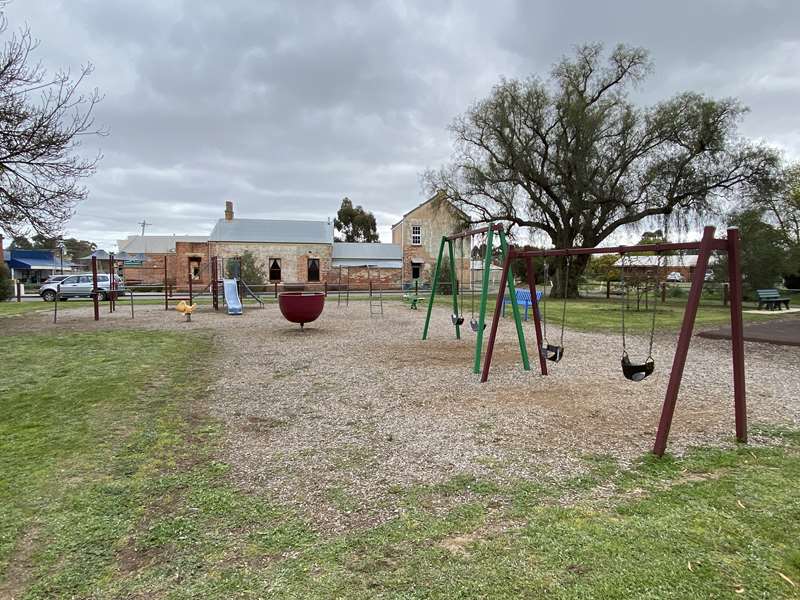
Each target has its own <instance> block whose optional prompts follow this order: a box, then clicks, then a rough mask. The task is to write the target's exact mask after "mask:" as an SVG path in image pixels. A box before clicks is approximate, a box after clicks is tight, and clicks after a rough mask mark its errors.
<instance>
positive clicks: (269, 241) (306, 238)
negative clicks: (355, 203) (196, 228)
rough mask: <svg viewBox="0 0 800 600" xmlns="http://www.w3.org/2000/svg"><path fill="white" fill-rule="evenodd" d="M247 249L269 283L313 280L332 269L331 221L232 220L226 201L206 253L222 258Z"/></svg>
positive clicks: (318, 280)
mask: <svg viewBox="0 0 800 600" xmlns="http://www.w3.org/2000/svg"><path fill="white" fill-rule="evenodd" d="M244 252H250V253H251V254H252V255H253V256H254V257H255V260H256V262H258V263H259V264H260V265H261V266H262V268H263V269H264V272H265V273H267V279H268V280H269V281H270V282H284V283H316V282H324V281H326V280H327V279H328V278H329V276H330V272H331V268H332V266H331V261H332V253H333V224H332V223H331V222H330V220H329V221H327V222H326V221H285V220H273V219H235V218H234V216H233V204H232V203H231V202H226V205H225V218H224V219H220V220H219V221H217V224H216V225H215V226H214V229H213V230H212V231H211V235H210V236H209V240H208V254H209V255H210V256H218V257H220V258H221V259H222V260H223V261H224V260H225V259H227V258H231V257H235V256H241V255H242V254H243V253H244Z"/></svg>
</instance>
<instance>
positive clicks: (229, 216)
mask: <svg viewBox="0 0 800 600" xmlns="http://www.w3.org/2000/svg"><path fill="white" fill-rule="evenodd" d="M225 220H226V221H233V202H231V201H230V200H226V201H225Z"/></svg>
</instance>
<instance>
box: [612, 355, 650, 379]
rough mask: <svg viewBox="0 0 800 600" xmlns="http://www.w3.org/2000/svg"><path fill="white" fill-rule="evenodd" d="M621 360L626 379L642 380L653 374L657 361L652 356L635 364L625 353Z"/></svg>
mask: <svg viewBox="0 0 800 600" xmlns="http://www.w3.org/2000/svg"><path fill="white" fill-rule="evenodd" d="M620 362H621V364H622V374H623V375H625V379H629V380H631V381H642V380H643V379H645V378H646V377H649V376H650V375H652V374H653V371H655V368H656V363H655V361H654V360H653V359H652V358H648V359H647V360H646V361H644V362H643V363H642V364H639V365H635V364H633V363H631V359H630V358H628V355H627V354H625V355H624V356H623V357H622V360H621V361H620Z"/></svg>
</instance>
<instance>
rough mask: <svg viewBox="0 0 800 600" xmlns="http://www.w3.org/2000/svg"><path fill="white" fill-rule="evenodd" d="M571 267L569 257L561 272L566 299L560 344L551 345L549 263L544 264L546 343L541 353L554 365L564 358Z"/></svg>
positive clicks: (544, 336)
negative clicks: (548, 337) (548, 286)
mask: <svg viewBox="0 0 800 600" xmlns="http://www.w3.org/2000/svg"><path fill="white" fill-rule="evenodd" d="M569 266H570V260H569V257H567V258H566V260H565V261H564V268H563V269H561V272H562V273H563V274H564V281H563V282H562V287H563V289H564V298H563V300H562V302H561V337H560V338H559V341H558V344H551V343H550V342H549V341H548V340H547V283H548V281H549V275H550V273H549V267H548V264H547V261H545V263H544V292H543V293H542V296H541V297H542V337H543V338H544V343H542V344H540V346H541V349H542V350H541V351H542V352H543V353H544V356H545V358H546V359H547V360H549V361H552V362H554V363H557V362H560V361H561V359H562V358H563V357H564V325H565V323H566V322H567V288H568V287H569V281H568V278H569ZM528 276H529V277H535V274H533V273H531V274H529V275H528ZM536 299H537V300H538V299H539V297H538V296H537V297H536ZM534 310H535V309H534ZM534 318H536V317H534Z"/></svg>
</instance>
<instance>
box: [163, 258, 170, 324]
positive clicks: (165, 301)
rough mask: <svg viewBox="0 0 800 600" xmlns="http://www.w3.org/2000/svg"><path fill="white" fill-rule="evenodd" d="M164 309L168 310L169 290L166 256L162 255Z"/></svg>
mask: <svg viewBox="0 0 800 600" xmlns="http://www.w3.org/2000/svg"><path fill="white" fill-rule="evenodd" d="M164 310H169V291H168V290H167V256H166V254H165V255H164Z"/></svg>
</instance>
